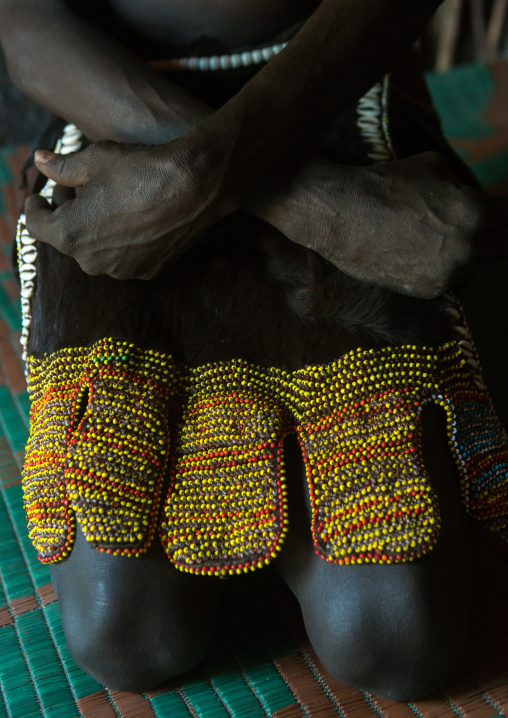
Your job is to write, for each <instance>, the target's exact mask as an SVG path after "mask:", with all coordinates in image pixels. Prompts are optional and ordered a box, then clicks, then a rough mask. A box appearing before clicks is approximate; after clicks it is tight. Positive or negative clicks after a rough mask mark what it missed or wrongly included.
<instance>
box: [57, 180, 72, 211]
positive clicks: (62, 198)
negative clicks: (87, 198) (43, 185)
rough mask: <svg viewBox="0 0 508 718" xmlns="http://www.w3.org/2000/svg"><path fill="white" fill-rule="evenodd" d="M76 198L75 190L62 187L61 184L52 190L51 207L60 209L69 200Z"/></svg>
mask: <svg viewBox="0 0 508 718" xmlns="http://www.w3.org/2000/svg"><path fill="white" fill-rule="evenodd" d="M75 198H76V190H75V189H74V188H73V187H64V186H63V185H61V184H57V185H55V187H54V188H53V207H60V206H61V205H62V204H65V203H66V202H68V201H69V200H71V199H75Z"/></svg>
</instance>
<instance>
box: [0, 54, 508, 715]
mask: <svg viewBox="0 0 508 718" xmlns="http://www.w3.org/2000/svg"><path fill="white" fill-rule="evenodd" d="M502 68H504V69H499V68H497V69H494V71H488V70H486V69H485V68H466V69H464V70H459V71H455V72H454V73H450V74H449V75H446V76H441V77H432V78H430V84H431V89H432V92H433V94H434V96H435V98H436V101H437V104H438V107H439V108H440V109H441V110H444V113H445V116H446V123H445V129H446V131H447V133H448V134H449V135H450V136H451V137H452V138H454V141H456V144H457V146H458V148H459V150H460V151H461V152H462V153H463V154H464V156H465V157H466V159H468V161H470V163H471V165H472V166H473V168H474V169H475V170H477V171H478V174H479V176H480V177H481V179H482V180H483V182H484V183H485V184H487V185H489V186H491V187H492V188H494V191H497V192H501V191H503V189H504V188H508V132H507V131H506V128H508V92H505V93H504V97H505V112H506V115H505V116H504V120H503V114H502V110H500V109H499V108H497V110H496V112H497V113H498V114H497V115H495V116H496V117H498V118H501V119H500V120H499V126H498V125H496V124H495V123H494V124H492V121H491V120H492V112H491V111H490V110H489V108H492V104H493V102H494V105H495V109H496V107H497V105H496V104H495V98H496V96H497V93H498V92H499V91H500V88H501V89H503V88H504V89H506V85H503V82H504V80H503V79H502V78H503V77H504V76H505V75H504V74H503V73H506V75H507V76H508V69H507V68H506V66H502ZM500 78H501V80H500ZM498 104H500V105H502V102H501V103H498ZM489 112H490V114H489ZM494 114H495V113H494ZM466 120H467V121H466ZM501 120H503V121H501ZM496 122H497V120H496ZM503 122H504V124H503ZM503 133H504V134H503ZM492 137H496V138H497V139H496V140H495V142H494V141H493V140H492V139H490V140H489V138H492ZM503 138H504V140H506V143H505V147H504V150H503V149H500V147H501V146H502V142H503ZM486 139H487V140H489V142H490V145H489V146H488V147H487V148H486V147H485V145H484V144H482V143H484V142H485V141H486ZM475 142H476V145H475V144H474V143H475ZM464 143H465V144H464ZM468 143H469V144H468ZM478 143H479V144H480V145H481V147H480V149H478ZM492 146H494V148H495V149H496V152H495V153H494V154H491V155H489V154H488V152H489V151H490V150H491V149H492ZM475 147H476V149H475ZM482 148H483V149H482ZM489 148H490V149H489ZM25 152H26V149H24V148H17V149H4V150H0V718H4V717H5V718H7V717H9V718H31V717H32V716H33V717H39V716H44V718H74V717H77V716H82V717H83V718H112V717H114V716H117V717H119V718H144V717H145V716H146V717H150V718H153V716H157V717H159V718H187V717H188V716H199V717H200V718H201V717H202V718H215V717H217V718H218V717H221V716H224V717H226V716H233V717H234V718H240V717H241V718H243V717H246V718H247V717H252V718H255V717H256V716H273V717H274V718H294V717H296V716H307V717H309V718H327V717H328V716H342V717H343V718H364V717H371V716H386V717H387V718H399V717H400V718H404V717H405V716H415V715H416V716H425V717H427V716H428V717H429V718H430V717H432V718H441V716H443V718H446V717H448V716H450V717H453V716H455V717H456V716H457V715H458V716H464V717H467V718H469V717H471V718H473V716H474V718H497V716H508V611H507V610H506V606H507V605H508V556H507V554H506V552H504V551H503V550H502V549H501V548H500V547H494V548H489V547H487V546H486V547H484V548H483V555H484V559H483V561H482V575H483V582H482V590H481V597H480V602H479V605H478V611H477V616H476V620H475V625H474V627H473V631H472V636H471V640H470V644H469V647H468V650H467V654H466V657H465V660H464V662H463V664H462V665H461V667H460V670H459V671H458V673H457V675H456V676H455V677H454V679H453V680H452V681H451V682H450V683H449V684H448V685H447V686H446V688H445V689H444V690H443V691H441V692H439V693H438V694H436V695H434V696H432V697H430V698H429V699H427V700H425V701H417V702H414V703H411V704H399V703H391V702H389V701H383V700H377V699H374V698H373V697H372V696H369V695H368V694H365V693H362V692H360V691H357V690H354V689H351V688H348V687H347V686H344V685H341V684H339V683H337V682H336V681H334V680H333V679H332V678H330V676H328V675H327V674H326V672H325V671H324V669H323V668H322V666H321V665H320V663H319V661H318V659H317V657H316V656H315V654H314V652H313V651H312V648H311V647H310V645H309V643H308V640H307V638H306V636H305V632H304V630H303V627H302V623H301V619H300V617H299V613H298V608H297V606H296V605H295V603H294V601H293V599H292V598H291V597H290V595H289V594H288V593H287V592H286V591H285V590H284V589H283V587H282V586H280V585H279V584H278V583H277V581H276V580H275V579H274V578H270V579H269V580H267V581H266V582H264V581H263V582H262V583H261V582H260V583H259V585H258V586H257V589H258V590H257V591H256V594H255V598H254V597H253V596H254V594H251V591H250V583H247V582H246V581H244V580H243V579H238V581H237V589H236V590H237V593H236V595H235V596H233V597H232V598H231V605H230V606H229V608H227V609H226V611H225V617H224V619H223V622H222V627H221V630H220V631H219V636H218V638H217V640H216V642H215V644H214V646H213V648H212V650H211V651H210V654H209V658H208V659H207V660H206V661H205V662H204V664H203V665H202V666H201V667H199V669H198V670H196V671H195V672H194V673H192V674H189V675H186V676H184V677H183V679H181V680H179V681H177V682H173V683H172V684H170V685H167V686H164V687H163V688H162V689H161V690H160V691H156V692H152V693H149V694H142V695H141V694H128V693H121V692H115V691H108V690H105V689H104V688H103V687H102V686H100V685H99V684H97V683H96V682H95V681H94V680H92V679H91V678H89V677H88V676H87V675H85V674H84V673H83V672H82V671H81V670H80V669H78V668H77V667H76V666H75V665H74V664H73V662H72V660H71V659H70V657H69V655H68V653H67V649H66V646H65V640H64V637H63V633H62V627H61V623H60V616H59V611H58V603H57V602H56V600H55V596H54V594H53V591H52V589H51V585H50V583H49V570H48V568H47V567H46V566H44V565H42V564H41V563H39V562H38V561H37V559H36V555H35V552H34V550H33V548H32V546H31V544H30V543H29V541H28V538H27V535H26V529H25V517H24V513H23V507H22V498H21V487H20V468H21V465H22V460H23V448H24V444H25V441H26V438H27V432H28V401H27V396H26V391H25V383H24V377H23V372H22V368H21V360H20V350H19V334H20V332H19V327H20V309H19V294H18V290H17V286H16V284H15V282H14V280H13V278H12V274H11V271H10V251H11V246H10V243H11V238H12V234H13V229H14V225H15V221H16V218H17V214H18V211H19V207H20V205H21V203H22V199H23V198H22V196H21V193H20V192H19V191H18V190H17V186H16V182H17V176H18V172H19V169H20V163H21V161H22V158H23V156H24V154H25ZM482 152H483V154H482ZM486 153H487V156H486ZM489 168H490V170H489ZM506 194H507V195H508V191H507V192H506ZM507 292H508V271H507V267H506V265H505V266H500V267H499V268H498V270H497V271H496V273H495V275H489V277H488V278H485V279H482V280H479V282H476V283H475V285H474V286H473V287H471V288H470V289H469V290H468V292H467V293H466V295H465V296H464V298H463V300H464V302H465V304H466V306H467V309H468V312H469V319H470V323H471V324H472V325H473V331H474V332H475V333H476V335H477V341H478V343H479V344H480V349H481V350H483V355H484V356H483V364H484V370H485V374H486V376H487V380H488V382H489V384H490V385H491V390H493V394H494V397H495V403H496V406H497V407H498V408H502V409H503V410H505V408H506V407H507V406H508V402H507V400H506V397H507V391H506V380H505V377H504V367H505V366H506V361H505V360H503V359H502V358H501V357H503V356H506V349H507V348H508V347H507V346H506V344H507V337H508V331H507V330H508V327H507V321H508V312H507V311H506V310H507V308H508V301H507V299H508V297H507ZM478 335H480V336H478ZM503 349H504V353H503ZM505 416H508V411H506V413H505ZM238 607H241V608H238Z"/></svg>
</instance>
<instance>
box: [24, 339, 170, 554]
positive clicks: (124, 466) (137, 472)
mask: <svg viewBox="0 0 508 718" xmlns="http://www.w3.org/2000/svg"><path fill="white" fill-rule="evenodd" d="M29 372H30V374H29V390H30V394H31V400H32V406H31V431H30V437H29V440H28V444H27V454H26V461H25V466H24V470H23V486H24V493H25V505H26V511H27V516H28V530H29V534H30V537H31V539H32V541H33V543H34V545H35V547H36V548H37V550H38V552H39V556H40V558H41V560H42V561H53V560H58V559H60V558H62V557H63V556H65V555H66V554H67V553H68V552H69V550H70V546H71V544H72V540H73V535H74V517H76V518H77V519H78V521H79V522H80V524H81V527H82V529H83V533H84V534H85V537H86V539H87V540H88V541H90V542H91V543H92V544H93V545H94V546H96V547H98V548H100V550H102V551H107V552H108V553H114V554H124V555H137V554H139V553H142V552H144V551H145V550H146V549H147V547H148V546H149V545H150V543H151V542H152V539H153V536H154V533H155V530H156V527H157V522H158V512H159V506H160V498H161V488H162V481H163V478H164V475H165V472H166V465H167V461H168V457H169V436H168V428H167V413H168V408H169V400H170V397H171V395H172V387H173V385H174V384H175V371H174V366H173V363H172V361H171V359H170V358H168V357H161V356H160V355H159V353H157V352H153V351H143V350H140V349H136V348H135V347H134V346H133V345H132V344H131V345H129V344H128V343H126V342H125V343H122V342H114V341H113V340H105V341H102V342H99V343H98V344H96V345H95V346H94V347H92V349H91V350H89V351H87V350H84V349H78V350H76V349H69V350H63V351H60V352H57V353H56V354H53V355H52V356H51V357H50V358H49V359H46V360H43V361H36V360H33V359H32V360H30V361H29ZM86 398H88V402H87V405H86V407H84V409H85V410H84V415H83V417H82V419H81V420H80V421H79V424H77V418H79V417H76V412H77V411H78V410H79V408H80V400H83V399H86Z"/></svg>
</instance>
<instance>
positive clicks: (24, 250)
mask: <svg viewBox="0 0 508 718" xmlns="http://www.w3.org/2000/svg"><path fill="white" fill-rule="evenodd" d="M81 140H82V134H81V132H80V131H79V130H78V128H77V127H76V125H73V124H68V125H66V126H65V128H64V130H63V132H62V136H61V137H60V138H59V139H58V141H57V143H56V145H55V149H54V152H55V153H56V154H60V155H68V154H70V153H71V152H77V151H78V150H80V149H81V146H82V141H81ZM55 185H56V182H54V180H51V179H48V180H47V182H46V184H45V185H44V187H43V188H42V189H41V191H40V192H39V194H40V196H41V197H44V199H46V200H48V202H51V200H52V199H53V189H54V188H55ZM16 247H17V252H18V268H19V280H20V284H21V288H20V293H21V337H20V340H19V341H20V343H21V346H22V355H21V356H22V359H23V361H24V362H25V376H27V367H26V361H27V359H28V354H27V344H28V337H29V335H30V326H31V323H32V313H31V312H32V302H31V299H32V297H33V294H34V291H35V284H36V281H37V265H36V260H37V240H36V239H35V237H32V235H31V234H30V233H29V231H28V229H27V228H26V216H25V214H24V213H23V214H21V216H20V218H19V220H18V224H17V228H16Z"/></svg>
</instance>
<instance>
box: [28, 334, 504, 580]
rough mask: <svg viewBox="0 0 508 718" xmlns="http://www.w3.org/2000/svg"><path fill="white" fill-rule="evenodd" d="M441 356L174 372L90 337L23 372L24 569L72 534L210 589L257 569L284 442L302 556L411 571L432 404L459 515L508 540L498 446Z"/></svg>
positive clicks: (430, 493)
mask: <svg viewBox="0 0 508 718" xmlns="http://www.w3.org/2000/svg"><path fill="white" fill-rule="evenodd" d="M470 346H472V345H471V343H470V341H469V338H467V339H465V338H464V337H462V338H461V339H459V338H458V339H456V340H453V341H451V342H449V343H447V344H445V345H443V346H441V347H438V348H432V347H421V346H420V347H417V346H399V347H386V348H382V349H378V350H367V351H365V350H357V351H352V352H350V353H348V354H346V355H344V356H342V357H341V358H340V359H339V360H337V361H336V362H333V363H330V364H327V365H321V366H318V365H316V366H307V367H305V368H303V369H300V370H297V371H294V372H286V371H284V370H281V369H278V368H263V367H257V366H254V365H252V364H249V363H247V362H244V361H240V360H238V361H234V360H233V361H230V362H220V363H216V364H209V365H205V366H202V367H199V368H196V369H188V368H186V367H184V366H179V365H177V364H176V363H175V362H174V361H173V360H172V358H171V357H170V356H168V355H164V354H162V353H160V352H156V351H153V350H145V349H142V348H140V347H138V346H136V345H134V344H133V343H129V342H122V341H116V340H114V339H104V340H102V341H100V342H98V343H96V344H95V345H93V346H91V347H83V348H78V349H63V350H61V351H58V352H55V353H54V354H51V355H50V356H47V357H45V358H43V359H33V358H30V359H29V360H28V371H29V391H30V397H31V402H32V406H31V432H30V437H29V441H28V445H27V453H26V461H25V467H24V472H23V484H24V495H25V506H26V510H27V515H28V528H29V533H30V537H31V539H32V542H33V543H34V545H35V547H36V548H37V550H38V553H39V557H40V559H41V560H42V561H44V562H47V561H58V560H60V559H62V558H64V557H65V556H66V555H67V554H68V553H69V552H70V550H71V549H72V543H73V537H74V532H75V521H76V520H77V521H78V522H79V523H80V525H81V527H82V530H83V533H84V535H85V537H86V539H87V541H89V542H90V543H91V544H92V545H93V546H95V547H96V548H97V549H99V550H100V551H105V552H108V553H112V554H118V555H125V556H138V555H140V554H142V553H143V552H145V551H146V550H147V548H148V546H149V545H150V544H151V542H152V541H153V539H154V536H155V534H156V532H158V533H159V534H160V540H161V541H162V544H163V546H164V548H165V550H166V552H167V555H168V557H169V558H170V559H171V561H172V562H173V563H174V564H175V565H176V566H177V567H178V568H180V569H182V570H184V571H188V572H192V573H198V574H208V575H226V574H233V573H240V572H243V571H249V570H254V569H255V568H257V567H261V566H263V565H264V564H267V563H269V562H270V560H271V559H272V558H274V557H275V556H276V554H277V551H278V550H279V549H280V548H281V546H282V544H283V541H284V536H285V534H286V532H287V527H288V515H287V492H286V482H285V472H284V457H283V441H284V437H285V436H286V435H287V434H288V433H294V434H296V436H297V438H298V440H299V443H300V446H301V450H302V454H303V458H304V462H305V466H306V473H307V482H308V488H309V493H310V497H311V505H312V535H313V540H314V544H315V547H316V551H317V553H318V554H319V555H321V556H322V557H323V558H324V559H325V560H327V561H331V562H335V563H339V564H361V563H381V564H389V563H394V562H405V561H411V560H414V559H415V558H417V557H419V556H422V555H423V554H425V553H426V552H428V551H429V550H431V549H432V547H433V545H434V544H435V543H436V541H437V539H438V536H439V528H440V515H439V506H438V502H437V497H436V494H435V491H434V489H433V487H432V484H431V482H430V480H429V477H428V475H427V472H426V470H425V467H424V464H423V460H422V455H421V449H420V444H421V442H420V434H421V415H422V410H423V408H424V406H425V405H427V404H429V403H431V404H438V405H441V406H442V407H443V408H444V410H445V412H446V416H447V433H448V442H449V446H450V449H451V451H452V454H453V456H454V459H455V462H456V465H457V468H458V471H459V474H460V477H461V490H462V498H463V502H464V505H465V508H466V510H467V512H468V513H469V514H470V515H471V516H472V517H474V518H476V519H479V520H480V521H482V522H483V523H484V524H486V526H487V527H488V528H490V529H492V530H494V531H496V532H499V533H500V534H501V535H502V536H504V537H505V538H508V493H507V491H508V443H507V437H506V434H505V432H504V431H503V429H502V428H501V426H500V425H499V423H498V421H497V418H496V416H495V413H494V410H493V408H492V405H491V402H490V399H489V397H488V395H487V393H486V390H485V387H484V386H483V384H482V383H481V381H480V380H479V379H478V376H479V375H478V374H477V373H476V374H475V371H476V370H475V368H473V366H476V361H475V360H474V359H473V360H472V361H471V359H470V357H469V356H468V355H469V354H470V353H471V352H470V349H469V347H470Z"/></svg>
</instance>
